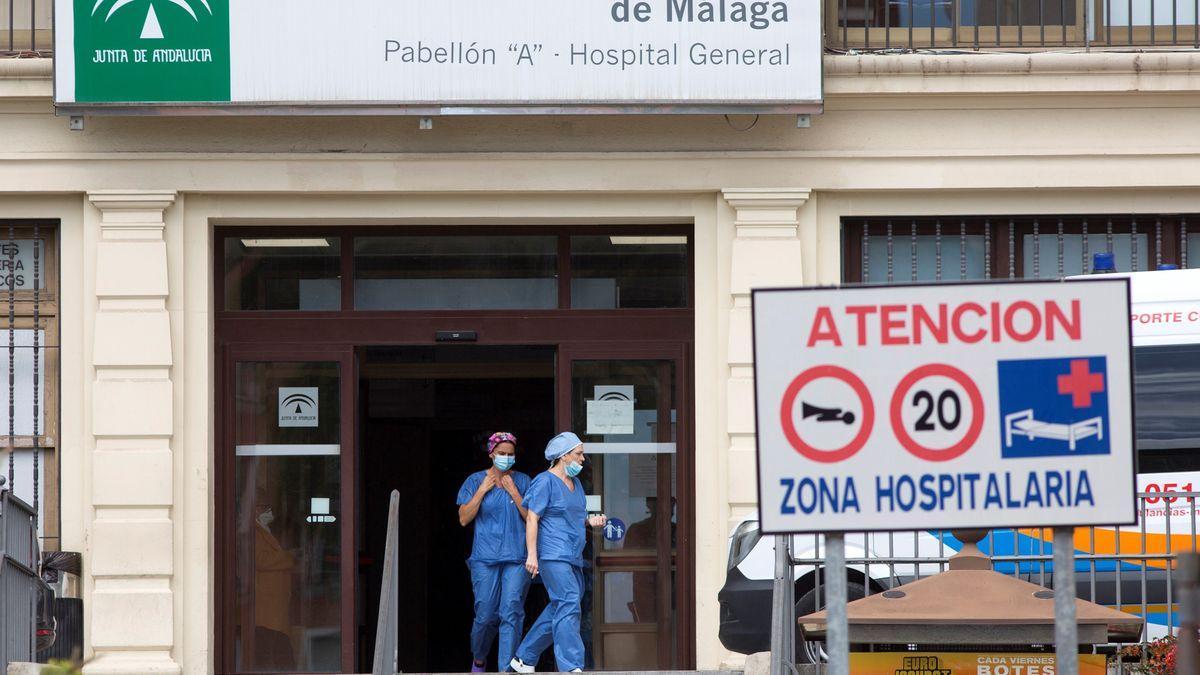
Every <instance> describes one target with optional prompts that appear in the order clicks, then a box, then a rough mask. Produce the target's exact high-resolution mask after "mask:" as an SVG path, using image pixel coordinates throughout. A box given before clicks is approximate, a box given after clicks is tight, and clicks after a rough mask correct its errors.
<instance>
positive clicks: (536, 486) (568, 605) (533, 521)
mask: <svg viewBox="0 0 1200 675" xmlns="http://www.w3.org/2000/svg"><path fill="white" fill-rule="evenodd" d="M546 459H548V460H550V469H549V470H548V471H545V472H543V473H540V474H538V476H537V478H534V479H533V483H531V484H530V486H529V490H528V491H526V493H525V508H526V510H527V511H528V514H527V515H526V517H525V546H526V548H527V549H528V554H527V556H526V559H525V569H526V570H527V571H528V572H529V574H530V575H531V577H533V576H537V575H538V574H541V575H542V582H543V583H544V584H545V585H546V592H547V593H548V594H549V595H550V604H549V605H547V606H546V609H545V610H544V611H543V612H542V614H541V616H539V617H538V619H537V621H536V622H534V624H533V627H531V628H530V629H529V633H527V634H526V635H525V639H524V640H523V641H522V642H521V646H520V647H517V655H516V656H515V657H514V658H513V660H512V662H511V663H510V664H509V665H510V666H511V667H512V669H513V670H515V671H517V672H518V673H532V672H533V671H534V666H535V665H536V664H537V662H538V658H540V657H541V655H542V652H544V651H546V647H548V646H549V645H550V642H551V641H553V642H554V658H555V660H556V661H557V662H558V670H559V671H561V672H582V671H583V638H582V637H580V635H579V613H580V608H579V603H580V601H581V600H582V599H583V544H584V538H585V536H586V526H588V525H591V526H592V527H604V523H605V522H606V518H605V517H604V516H602V515H599V516H592V517H591V518H588V515H587V499H586V498H585V496H584V494H583V484H582V483H580V482H579V478H578V476H579V472H581V471H583V462H584V459H585V458H584V456H583V441H581V440H579V437H578V436H576V435H575V434H573V433H571V432H569V431H565V432H563V433H561V434H559V435H557V436H555V437H554V438H552V439H550V443H549V444H548V445H547V446H546Z"/></svg>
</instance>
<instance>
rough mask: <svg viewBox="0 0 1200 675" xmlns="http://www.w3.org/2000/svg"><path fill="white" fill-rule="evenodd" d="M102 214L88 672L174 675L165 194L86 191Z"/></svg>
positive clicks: (170, 197) (168, 198)
mask: <svg viewBox="0 0 1200 675" xmlns="http://www.w3.org/2000/svg"><path fill="white" fill-rule="evenodd" d="M88 199H89V200H90V201H91V203H92V205H93V206H95V208H97V209H99V211H100V222H99V225H100V233H99V237H98V239H99V243H98V244H97V254H96V256H97V257H96V301H97V302H96V319H95V326H94V329H95V330H94V337H95V342H94V345H93V360H94V364H93V365H94V366H95V379H94V380H93V382H92V435H93V436H94V437H95V452H94V454H93V456H92V458H91V467H92V481H91V482H92V507H93V518H94V520H93V521H92V522H91V524H90V527H89V529H90V533H89V536H88V543H89V546H88V550H87V553H86V555H87V559H86V561H85V562H86V569H87V570H88V572H89V575H90V577H91V579H90V581H91V587H92V594H91V598H90V603H89V605H90V606H89V610H90V612H89V615H88V624H89V629H90V632H91V646H92V648H93V649H94V650H95V654H96V657H97V658H96V659H95V660H94V661H92V662H91V663H89V664H88V666H87V668H86V670H87V671H88V672H90V673H118V672H119V673H178V672H179V671H180V668H179V665H178V664H177V663H176V662H175V661H174V659H173V658H172V656H171V650H172V648H173V646H174V598H173V595H172V580H173V579H172V577H173V574H174V559H173V553H172V522H171V517H172V512H171V511H172V508H171V507H172V505H173V501H174V498H173V494H172V482H173V477H172V457H171V433H172V417H171V408H172V389H171V365H172V361H171V325H170V318H169V316H168V314H167V307H166V300H167V292H168V290H167V247H166V242H165V240H164V238H163V228H164V221H163V215H164V211H165V210H166V209H167V208H168V207H170V206H171V204H172V203H173V202H174V201H175V193H174V192H170V191H150V190H146V191H142V190H104V191H97V192H90V193H88Z"/></svg>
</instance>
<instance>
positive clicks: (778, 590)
mask: <svg viewBox="0 0 1200 675" xmlns="http://www.w3.org/2000/svg"><path fill="white" fill-rule="evenodd" d="M791 540H792V538H791V536H789V535H785V534H778V535H775V581H774V585H773V588H772V589H771V590H772V592H771V675H792V674H793V673H794V672H795V668H794V665H793V664H795V663H796V659H795V655H796V626H795V624H794V620H795V613H796V607H795V605H796V601H795V598H794V596H795V592H796V586H795V580H794V579H793V578H792V546H791V543H792V541H791Z"/></svg>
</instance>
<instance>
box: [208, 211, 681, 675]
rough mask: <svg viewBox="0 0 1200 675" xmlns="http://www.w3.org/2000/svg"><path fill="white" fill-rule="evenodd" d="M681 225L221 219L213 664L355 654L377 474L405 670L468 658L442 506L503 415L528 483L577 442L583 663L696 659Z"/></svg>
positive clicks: (462, 540) (466, 624)
mask: <svg viewBox="0 0 1200 675" xmlns="http://www.w3.org/2000/svg"><path fill="white" fill-rule="evenodd" d="M689 232H690V226H682V225H679V226H668V225H661V226H653V227H647V226H633V225H621V226H616V225H614V226H609V225H581V226H569V227H567V226H564V227H550V226H544V227H543V226H538V227H527V228H523V229H522V228H517V229H513V230H511V231H505V230H502V229H501V228H499V227H473V228H464V227H457V226H455V227H446V228H423V229H422V228H408V227H395V228H390V227H387V228H385V227H362V228H358V227H342V228H336V227H300V228H286V229H284V228H270V227H256V228H240V227H227V228H226V227H222V228H217V229H216V230H215V235H214V236H215V242H214V243H215V246H214V250H215V252H216V261H215V264H216V265H217V268H218V270H221V271H222V273H221V274H217V275H214V277H215V279H216V288H215V297H216V298H218V306H217V308H216V310H215V312H216V317H215V331H216V336H215V341H216V344H215V348H216V353H217V358H218V361H219V367H218V370H217V374H216V380H217V381H216V387H215V397H216V401H215V403H216V421H217V425H218V436H217V439H218V440H217V442H216V452H217V458H216V464H217V465H216V476H215V480H214V491H215V493H216V494H215V500H216V509H217V512H216V516H215V522H216V532H215V533H214V535H215V541H216V560H217V561H218V563H217V565H216V567H217V573H216V584H217V606H216V611H215V617H216V635H217V651H218V654H217V657H216V665H215V670H216V671H217V672H219V673H259V672H269V671H275V672H279V671H283V672H363V671H364V670H366V669H367V668H369V667H370V663H371V655H372V652H373V648H374V639H375V629H376V626H375V623H376V617H377V603H378V598H379V589H380V581H381V579H380V576H381V570H380V567H381V563H382V554H383V541H384V536H385V522H384V519H385V518H386V513H387V501H388V494H389V493H390V491H391V490H392V489H397V490H399V491H400V493H401V525H400V527H401V537H400V560H401V571H400V573H401V579H400V580H401V598H402V607H401V611H400V621H399V624H400V625H399V627H398V633H399V642H400V645H401V664H400V665H401V667H402V668H403V669H404V670H406V671H459V672H461V671H462V670H464V669H465V667H466V662H467V660H469V658H470V654H469V649H468V643H469V634H470V624H471V621H472V618H473V616H472V615H473V603H472V597H471V588H470V583H469V578H468V573H467V567H466V564H465V561H466V558H467V556H468V554H469V550H470V545H471V535H472V531H471V529H470V528H463V527H461V526H459V524H458V522H457V517H456V511H457V509H456V507H455V497H456V496H457V491H458V489H459V487H460V486H461V484H462V482H463V480H464V479H465V478H466V477H467V475H469V474H470V473H471V472H473V471H476V470H479V469H482V468H484V467H486V466H487V460H486V456H485V453H484V451H483V449H482V446H483V441H484V439H485V438H486V437H487V436H488V435H489V434H490V433H492V432H494V431H497V430H505V431H510V432H513V433H515V434H516V435H517V436H518V438H519V440H520V445H519V448H518V463H517V468H518V469H520V470H522V471H524V472H526V473H528V474H530V475H531V476H533V475H536V474H537V473H540V472H541V471H543V470H544V469H545V463H544V462H543V461H542V448H543V447H544V445H545V442H546V440H547V439H549V438H550V437H551V436H552V435H553V434H554V433H556V432H558V431H563V430H571V431H574V432H576V433H578V434H579V435H580V437H581V438H582V439H583V441H584V443H585V444H586V449H587V454H588V457H589V461H588V462H587V464H586V468H585V470H584V472H583V474H581V476H580V479H581V481H582V483H583V486H584V490H585V491H586V495H587V497H588V505H589V511H593V512H603V513H605V514H606V515H608V516H609V517H610V519H611V520H610V525H609V527H606V528H604V530H603V531H600V530H593V531H590V532H589V535H588V538H587V546H586V548H585V550H584V555H583V557H584V561H585V564H586V565H587V569H586V570H585V575H584V577H585V580H586V586H585V593H584V597H583V603H582V604H583V608H582V609H583V616H582V626H581V629H582V630H581V633H582V634H583V635H582V636H583V639H584V645H585V649H586V653H587V669H589V670H592V669H595V670H605V669H607V670H634V669H658V670H674V669H687V668H689V667H693V666H694V663H695V644H694V639H693V637H692V636H693V635H694V619H693V611H694V597H693V596H694V588H695V584H694V562H693V560H694V544H693V533H694V528H695V524H694V517H693V515H692V514H693V507H694V503H695V495H694V494H693V491H692V490H691V486H692V485H693V483H694V479H693V477H694V475H695V471H694V456H693V453H692V447H693V442H694V441H693V437H692V429H691V422H692V417H693V411H692V396H693V393H692V392H693V388H692V382H691V377H692V375H691V374H692V372H693V364H692V336H693V332H694V325H695V324H694V322H695V316H694V313H693V311H692V309H691V305H692V292H691V281H690V279H691V245H690V235H689ZM544 598H545V595H544V590H543V589H542V587H541V586H540V585H539V584H537V583H536V582H535V584H534V585H533V586H532V587H531V589H530V592H529V598H528V600H527V604H526V608H525V609H526V624H527V626H528V625H529V624H531V623H532V621H533V620H534V619H535V618H536V616H537V614H538V613H539V612H540V610H541V609H542V607H543V605H544V603H545V600H544ZM492 658H493V659H494V658H495V657H494V656H493V657H492ZM543 658H544V659H545V660H544V661H543V663H541V664H539V666H540V668H539V669H542V670H546V669H553V663H552V661H553V657H552V655H551V654H549V653H547V654H546V655H544V657H543ZM489 665H493V664H489ZM494 665H499V664H494Z"/></svg>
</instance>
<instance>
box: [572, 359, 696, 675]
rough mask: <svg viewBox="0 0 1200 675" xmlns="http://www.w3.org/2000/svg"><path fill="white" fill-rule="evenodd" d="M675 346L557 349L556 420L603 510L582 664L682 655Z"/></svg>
mask: <svg viewBox="0 0 1200 675" xmlns="http://www.w3.org/2000/svg"><path fill="white" fill-rule="evenodd" d="M683 356H684V355H683V350H682V348H670V347H668V348H663V349H646V350H637V351H630V350H618V351H613V350H611V349H602V348H597V349H591V350H589V349H580V348H573V347H568V348H564V349H563V350H562V351H561V352H560V359H561V361H560V373H564V374H565V373H569V377H567V378H560V385H559V386H560V389H559V396H560V401H559V406H558V409H559V423H560V426H561V427H562V428H564V429H571V430H573V431H575V432H576V433H577V434H579V436H580V438H582V439H583V441H584V449H585V451H586V453H587V456H588V466H587V469H586V470H585V472H584V474H583V476H582V479H583V484H584V488H585V489H586V490H587V494H588V510H589V512H602V513H604V514H606V515H607V516H608V518H609V522H608V525H607V526H606V527H604V528H602V529H598V530H595V531H593V532H591V536H590V538H589V543H588V548H587V550H585V552H584V557H585V560H587V561H588V562H589V563H590V565H591V569H590V570H588V571H587V574H586V575H585V576H586V578H587V580H588V581H587V584H588V586H587V588H586V589H585V590H586V591H589V592H585V596H584V601H583V629H582V630H583V634H584V642H585V645H586V647H587V648H588V655H589V664H588V666H589V668H596V669H605V670H670V669H678V668H680V667H684V665H685V664H686V661H687V660H688V657H687V652H686V649H685V646H684V645H681V644H680V635H679V628H680V626H684V625H687V622H681V621H680V620H679V613H678V611H677V610H679V609H680V608H681V607H690V605H688V603H689V594H688V591H687V589H688V588H690V584H691V582H690V577H691V573H690V564H683V559H682V558H681V556H680V551H681V550H682V549H683V548H686V546H683V541H682V539H683V538H684V537H683V536H681V534H684V529H681V526H680V525H679V523H687V522H688V521H687V520H686V519H685V515H684V514H683V513H681V511H684V510H686V511H688V512H690V510H691V508H690V502H689V503H688V504H685V505H683V508H682V509H681V508H680V502H681V500H680V498H679V497H680V495H679V494H678V487H679V485H685V486H686V483H681V482H680V481H679V480H678V477H679V476H680V475H681V474H682V473H683V472H682V471H681V469H684V468H685V467H690V464H689V463H688V462H686V461H684V460H686V459H688V458H690V455H689V454H688V453H687V452H686V451H685V449H686V448H690V442H689V441H688V438H689V436H688V431H687V420H688V419H689V418H688V415H687V414H685V411H687V410H688V408H687V407H686V406H685V405H683V404H682V402H683V401H684V400H685V398H686V397H685V396H684V394H685V391H684V389H685V388H684V386H683V385H684V378H683V373H684V372H685V370H686V369H685V368H684V363H683ZM687 475H690V468H689V470H688V471H687ZM684 497H685V499H690V491H687V490H686V488H685V494H684ZM685 577H686V578H685ZM677 599H678V602H677ZM687 611H690V609H688V610H687Z"/></svg>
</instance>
